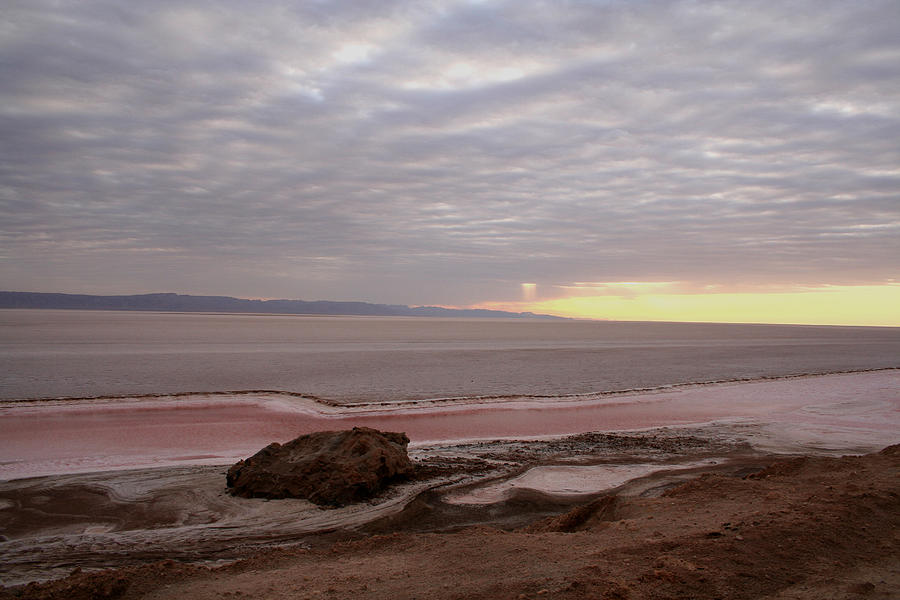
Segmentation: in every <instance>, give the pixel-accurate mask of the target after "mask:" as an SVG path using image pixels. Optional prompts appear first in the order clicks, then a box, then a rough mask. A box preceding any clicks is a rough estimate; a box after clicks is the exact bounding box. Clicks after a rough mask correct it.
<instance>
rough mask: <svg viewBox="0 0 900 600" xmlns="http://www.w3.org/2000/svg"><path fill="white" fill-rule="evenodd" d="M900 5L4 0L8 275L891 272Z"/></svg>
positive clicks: (295, 289) (445, 277)
mask: <svg viewBox="0 0 900 600" xmlns="http://www.w3.org/2000/svg"><path fill="white" fill-rule="evenodd" d="M898 31H900V3H897V2H896V1H895V0H884V1H860V2H844V1H834V2H828V1H821V0H816V1H814V2H813V1H811V2H779V1H772V2H744V1H741V2H687V1H685V2H652V1H639V0H635V1H632V2H624V1H595V2H591V1H587V0H584V1H570V2H557V1H554V2H549V1H548V2H537V1H531V0H529V1H521V0H515V1H509V2H490V1H485V2H474V1H458V2H450V1H448V2H431V3H428V2H419V1H416V2H403V1H396V2H374V3H373V2H362V1H335V2H324V1H321V2H318V1H311V0H310V1H308V2H297V3H292V2H284V3H277V2H267V3H252V2H238V1H236V0H234V1H231V2H228V1H224V2H202V1H195V2H184V1H178V2H167V1H147V2H140V3H131V2H129V3H122V2H118V1H115V2H114V1H109V2H103V1H84V2H81V1H79V2H76V1H71V2H61V3H60V2H50V1H43V0H23V1H19V2H16V1H10V2H6V3H5V8H4V16H3V22H2V24H0V152H2V158H0V211H2V212H0V215H2V222H0V235H2V238H0V239H2V244H0V252H2V264H0V276H2V280H3V285H0V287H2V288H6V289H23V290H25V289H27V290H35V291H75V292H91V291H95V292H98V293H104V292H141V291H159V290H173V291H183V292H196V293H225V294H232V295H245V296H246V295H261V296H269V297H302V298H307V299H313V298H334V299H364V300H372V301H386V302H404V303H406V302H410V303H438V302H445V303H471V302H477V301H481V300H487V299H503V298H511V297H514V294H515V293H516V292H517V289H518V287H517V286H518V283H519V282H522V281H532V282H537V283H539V284H540V286H541V289H546V286H548V285H552V284H567V283H570V282H574V281H618V280H665V281H673V280H678V281H689V282H698V283H721V284H726V285H727V284H741V285H752V284H790V283H801V284H815V283H832V284H849V283H870V282H881V281H884V280H886V279H889V278H894V277H897V276H898V273H897V265H898V257H900V142H898V140H900V38H898V35H897V32H898Z"/></svg>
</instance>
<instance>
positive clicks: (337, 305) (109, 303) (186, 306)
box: [0, 291, 564, 319]
mask: <svg viewBox="0 0 900 600" xmlns="http://www.w3.org/2000/svg"><path fill="white" fill-rule="evenodd" d="M0 308H44V309H57V310H148V311H167V312H227V313H264V314H288V315H353V316H357V315H371V316H394V317H470V318H473V317H474V318H504V319H564V317H556V316H553V315H540V314H535V313H531V312H521V313H516V312H507V311H502V310H485V309H480V308H472V309H454V308H443V307H440V306H406V305H403V304H372V303H369V302H335V301H331V300H315V301H307V300H247V299H244V298H232V297H230V296H191V295H185V294H171V293H162V294H136V295H131V296H92V295H87V294H53V293H44V292H2V291H0Z"/></svg>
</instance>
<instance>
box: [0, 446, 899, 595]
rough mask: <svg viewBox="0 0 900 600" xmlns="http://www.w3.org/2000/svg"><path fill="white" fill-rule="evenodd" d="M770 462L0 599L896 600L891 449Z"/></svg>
mask: <svg viewBox="0 0 900 600" xmlns="http://www.w3.org/2000/svg"><path fill="white" fill-rule="evenodd" d="M769 463H770V464H769V466H768V467H765V468H762V469H756V470H754V471H753V472H751V473H745V474H743V475H741V474H738V473H728V474H725V473H718V474H716V473H713V474H706V475H703V476H700V477H697V478H693V479H690V480H688V481H686V482H684V483H682V484H680V485H677V486H674V487H670V488H669V489H667V490H666V491H665V492H664V493H662V494H661V495H659V496H657V497H642V496H640V495H638V496H620V495H606V496H601V497H599V498H596V499H594V500H592V501H590V502H588V503H586V504H582V505H579V506H576V507H575V508H573V509H572V510H570V511H569V512H567V513H565V514H563V515H561V516H556V517H549V518H544V519H538V520H536V521H534V522H532V523H531V524H529V525H526V526H522V527H519V528H517V529H514V530H500V529H496V528H492V527H486V526H477V527H470V528H464V529H462V530H459V531H455V532H453V533H396V532H395V533H393V534H389V535H375V536H369V537H365V538H363V539H359V540H354V541H348V542H340V543H337V544H334V545H332V546H330V547H324V548H302V547H292V548H282V549H273V550H268V551H263V552H261V553H259V554H256V555H254V556H252V557H249V558H247V559H245V560H241V561H238V562H235V563H232V564H229V565H227V566H222V567H218V568H213V567H207V566H197V565H186V564H180V563H176V562H172V561H162V562H157V563H154V564H150V565H143V566H137V567H127V568H120V569H114V570H108V571H102V572H94V573H88V572H80V571H79V572H75V573H73V574H71V575H70V576H69V577H67V578H65V579H62V580H58V581H54V582H49V583H44V584H32V585H28V586H25V587H20V588H15V589H5V590H3V591H2V592H0V598H4V599H5V598H42V599H52V598H67V599H79V598H122V599H125V600H130V599H133V600H137V599H141V600H149V599H161V598H195V599H198V600H205V599H212V598H229V597H232V598H265V599H288V598H290V599H297V598H372V599H392V600H393V599H395V598H419V599H437V598H484V599H487V598H490V599H505V598H572V599H577V598H605V599H610V600H611V599H623V598H632V599H637V598H696V599H700V600H703V599H713V598H732V599H744V598H746V599H751V598H783V599H787V598H791V599H795V600H806V599H810V600H811V599H819V598H847V599H850V598H883V599H887V598H896V597H898V594H900V446H892V447H889V448H886V449H884V450H883V451H881V452H878V453H873V454H869V455H865V456H847V457H840V458H835V457H799V458H798V457H794V458H785V457H782V458H778V459H775V458H771V459H770V461H769Z"/></svg>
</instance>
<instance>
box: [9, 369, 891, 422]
mask: <svg viewBox="0 0 900 600" xmlns="http://www.w3.org/2000/svg"><path fill="white" fill-rule="evenodd" d="M881 371H898V372H900V366H896V367H873V368H866V369H841V370H833V371H810V372H802V373H790V374H786V375H759V376H756V377H735V378H726V379H710V380H704V381H686V382H675V383H668V384H663V385H657V386H649V387H635V388H625V389H615V390H599V391H592V392H579V393H576V394H562V395H546V394H508V395H502V394H490V395H474V396H448V397H436V398H421V399H415V400H403V399H401V400H378V401H358V402H350V401H340V400H335V399H329V398H324V397H321V396H316V395H314V394H307V393H304V392H293V391H288V390H268V389H259V390H255V389H253V390H216V391H193V392H171V393H158V394H101V395H96V396H46V397H43V396H40V397H35V398H0V411H2V410H3V409H4V408H8V407H15V406H19V405H28V404H40V403H44V402H56V403H60V405H63V404H64V403H86V402H89V401H114V400H150V399H176V398H191V397H241V396H255V395H276V396H284V397H285V398H298V399H302V400H309V401H312V402H313V403H314V404H315V405H319V406H321V407H323V409H324V408H326V407H327V408H337V409H343V410H352V409H366V408H369V407H377V408H376V409H375V410H384V409H387V408H393V407H396V408H398V409H401V408H419V407H432V406H443V405H451V406H464V405H470V404H480V403H485V404H487V403H492V404H493V403H500V402H503V401H512V402H515V401H523V400H524V401H528V400H547V399H553V400H558V401H561V402H565V401H572V402H576V401H579V400H584V399H591V398H597V397H606V396H631V395H635V394H652V393H654V392H665V391H669V390H675V389H680V388H691V387H703V386H714V385H723V384H730V383H753V382H758V381H782V380H792V379H806V378H809V377H824V376H828V375H853V374H857V373H876V372H881Z"/></svg>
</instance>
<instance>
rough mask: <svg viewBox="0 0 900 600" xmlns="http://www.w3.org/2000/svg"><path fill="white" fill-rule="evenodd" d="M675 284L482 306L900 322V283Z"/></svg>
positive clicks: (569, 313) (691, 318) (658, 317)
mask: <svg viewBox="0 0 900 600" xmlns="http://www.w3.org/2000/svg"><path fill="white" fill-rule="evenodd" d="M671 287H672V286H671V285H670V284H654V283H640V282H618V283H612V284H589V285H588V284H579V285H574V286H571V287H569V286H567V287H565V288H563V289H564V290H566V292H567V295H566V296H565V297H561V298H553V299H545V300H536V301H534V302H510V303H503V302H491V303H485V304H482V305H480V306H479V307H480V308H492V309H500V310H512V311H531V312H535V313H544V314H553V315H559V316H565V317H575V318H586V319H609V320H616V321H682V322H720V323H796V324H805V325H874V326H894V327H898V326H900V284H885V285H868V286H823V287H817V288H812V289H806V290H803V291H782V292H748V291H740V292H726V291H723V292H721V293H708V292H705V293H679V292H677V291H675V290H670V289H669V288H671Z"/></svg>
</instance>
